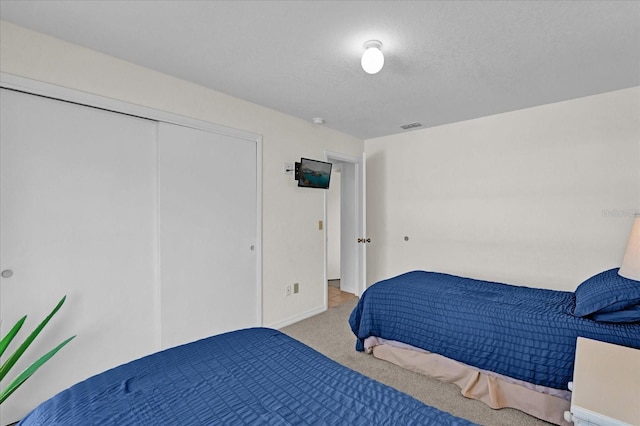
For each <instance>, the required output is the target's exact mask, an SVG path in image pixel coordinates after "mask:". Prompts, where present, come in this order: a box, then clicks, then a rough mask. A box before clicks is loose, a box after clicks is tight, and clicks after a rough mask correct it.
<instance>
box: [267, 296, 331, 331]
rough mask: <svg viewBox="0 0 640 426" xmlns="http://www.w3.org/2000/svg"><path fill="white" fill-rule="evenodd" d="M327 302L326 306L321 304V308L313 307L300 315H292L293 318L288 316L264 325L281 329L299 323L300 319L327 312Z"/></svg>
mask: <svg viewBox="0 0 640 426" xmlns="http://www.w3.org/2000/svg"><path fill="white" fill-rule="evenodd" d="M326 303H327V302H325V305H324V306H320V307H319V308H315V309H312V310H310V311H307V312H303V313H301V314H300V315H296V316H295V317H291V318H288V319H286V320H282V321H278V322H273V323H271V324H266V325H264V327H268V328H275V329H276V330H279V329H281V328H283V327H286V326H288V325H291V324H295V323H297V322H299V321H302V320H305V319H307V318H311V317H312V316H314V315H318V314H321V313H323V312H326V311H327V306H326Z"/></svg>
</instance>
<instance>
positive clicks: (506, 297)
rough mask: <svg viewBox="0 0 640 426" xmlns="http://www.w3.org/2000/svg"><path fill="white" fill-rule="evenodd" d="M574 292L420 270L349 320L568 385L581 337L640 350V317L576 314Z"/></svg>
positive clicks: (356, 327)
mask: <svg viewBox="0 0 640 426" xmlns="http://www.w3.org/2000/svg"><path fill="white" fill-rule="evenodd" d="M574 307H575V297H574V293H571V292H566V291H555V290H546V289H536V288H529V287H520V286H514V285H507V284H500V283H494V282H487V281H480V280H474V279H470V278H463V277H458V276H453V275H447V274H441V273H436V272H424V271H414V272H409V273H406V274H403V275H400V276H398V277H395V278H391V279H388V280H385V281H380V282H378V283H376V284H374V285H372V286H371V287H369V288H368V289H367V290H366V291H365V292H364V294H363V295H362V297H361V298H360V301H359V302H358V304H357V306H356V307H355V309H354V310H353V312H352V313H351V317H350V318H349V324H350V325H351V329H352V331H353V332H354V334H355V335H356V336H357V338H358V340H357V343H356V349H357V350H360V351H362V350H363V349H364V347H363V341H364V339H366V338H367V337H369V336H376V337H381V338H384V339H388V340H396V341H399V342H404V343H407V344H410V345H412V346H415V347H419V348H422V349H425V350H427V351H430V352H434V353H437V354H440V355H444V356H446V357H448V358H451V359H454V360H456V361H459V362H462V363H464V364H467V365H469V366H473V367H476V368H479V369H482V370H489V371H493V372H496V373H499V374H503V375H506V376H509V377H512V378H515V379H519V380H524V381H526V382H529V383H533V384H537V385H543V386H548V387H552V388H556V389H563V390H566V389H567V385H568V383H569V381H571V379H572V376H573V362H574V356H575V346H576V339H577V337H578V336H583V337H587V338H590V339H595V340H601V341H605V342H610V343H615V344H619V345H623V346H629V347H633V348H640V323H636V324H609V323H601V322H596V321H592V320H590V319H585V318H578V317H574V316H573V309H574Z"/></svg>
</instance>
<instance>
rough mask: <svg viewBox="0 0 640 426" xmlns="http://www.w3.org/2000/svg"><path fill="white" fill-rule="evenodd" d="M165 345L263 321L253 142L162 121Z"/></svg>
mask: <svg viewBox="0 0 640 426" xmlns="http://www.w3.org/2000/svg"><path fill="white" fill-rule="evenodd" d="M158 135H159V139H158V143H159V145H158V150H159V180H160V223H161V226H160V259H161V261H160V263H161V272H160V275H161V283H162V284H161V299H162V303H161V311H162V346H163V347H171V346H175V345H178V344H181V343H185V342H188V341H192V340H195V339H200V338H203V337H207V336H210V335H212V334H216V333H221V332H224V331H229V330H232V329H237V328H243V327H252V326H257V325H260V323H261V318H260V311H259V308H258V307H259V304H260V303H261V301H260V300H259V292H258V283H257V282H256V268H257V251H258V247H257V232H258V231H257V229H258V227H257V213H256V212H257V207H256V198H257V197H256V193H257V183H256V182H257V181H256V164H257V163H256V162H257V148H256V142H255V141H248V140H243V139H238V138H235V137H231V136H226V135H222V134H217V133H212V132H208V131H204V130H198V129H193V128H186V127H182V126H176V125H172V124H165V123H160V125H159V134H158Z"/></svg>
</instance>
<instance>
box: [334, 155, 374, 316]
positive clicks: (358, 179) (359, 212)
mask: <svg viewBox="0 0 640 426" xmlns="http://www.w3.org/2000/svg"><path fill="white" fill-rule="evenodd" d="M325 161H328V162H330V163H346V164H350V165H352V166H353V170H354V176H353V178H354V179H353V181H352V182H353V183H352V188H351V191H350V192H352V193H353V194H355V197H348V196H346V195H345V192H347V191H344V187H343V188H342V189H341V191H340V204H341V209H342V210H343V209H344V206H346V208H347V209H349V210H351V211H353V212H354V214H355V227H356V228H357V229H356V230H355V232H351V233H355V234H356V235H357V236H358V238H366V219H365V218H366V187H365V178H366V176H365V159H364V155H363V156H362V157H354V156H351V155H346V154H342V153H339V152H333V151H325ZM342 173H343V176H342V179H341V181H342V184H343V185H345V182H347V181H348V179H346V176H345V175H344V173H345V171H344V169H343V171H342ZM324 221H325V223H327V194H326V193H325V194H324ZM340 221H341V226H342V227H344V226H345V225H344V224H345V220H344V218H341V220H340ZM347 238H349V237H348V236H347V235H346V233H345V232H344V228H342V229H341V232H340V245H341V250H340V268H341V270H345V269H346V268H349V267H353V268H354V270H355V271H356V284H355V288H354V293H355V295H356V296H360V295H361V294H362V293H363V292H364V290H365V289H366V244H364V243H362V244H360V243H357V242H356V241H351V243H352V244H357V245H356V246H354V247H355V251H354V252H353V253H351V254H349V253H345V252H346V250H344V247H345V245H346V243H348V241H346V239H347ZM327 247H328V244H327V226H325V227H324V283H325V284H326V283H327V278H328V277H327V263H328V251H327ZM349 262H353V263H355V265H345V263H349ZM345 266H346V268H345ZM341 287H342V282H341ZM324 301H325V302H324V303H325V307H326V305H327V304H328V286H327V285H325V286H324Z"/></svg>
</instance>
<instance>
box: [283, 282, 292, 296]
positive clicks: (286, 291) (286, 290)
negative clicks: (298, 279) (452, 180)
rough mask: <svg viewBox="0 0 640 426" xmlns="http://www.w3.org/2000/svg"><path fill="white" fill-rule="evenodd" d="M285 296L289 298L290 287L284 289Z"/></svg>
mask: <svg viewBox="0 0 640 426" xmlns="http://www.w3.org/2000/svg"><path fill="white" fill-rule="evenodd" d="M284 291H285V293H284V294H285V296H291V285H288V286H286V287H285V290H284Z"/></svg>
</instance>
